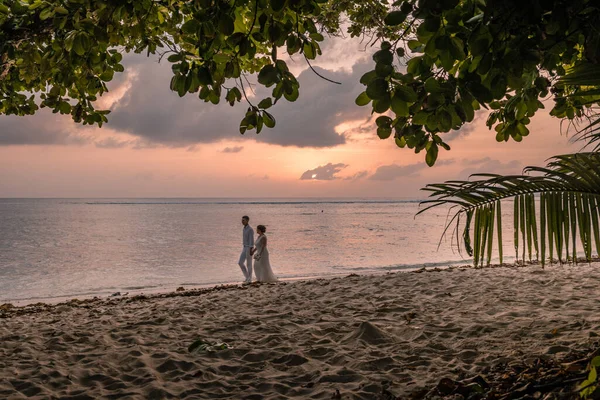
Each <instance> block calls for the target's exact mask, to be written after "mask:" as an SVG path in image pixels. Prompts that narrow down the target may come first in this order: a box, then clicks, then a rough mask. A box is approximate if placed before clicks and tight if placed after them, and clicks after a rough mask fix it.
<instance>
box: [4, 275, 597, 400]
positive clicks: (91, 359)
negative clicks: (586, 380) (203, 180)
mask: <svg viewBox="0 0 600 400" xmlns="http://www.w3.org/2000/svg"><path fill="white" fill-rule="evenodd" d="M599 290H600V264H599V263H593V264H579V265H577V266H558V265H555V266H551V267H546V269H542V268H541V267H540V266H527V267H521V268H510V267H497V268H487V269H478V270H475V269H471V268H456V269H449V270H440V271H429V272H422V273H395V274H387V275H380V276H349V277H345V278H337V279H329V280H311V281H301V282H293V283H278V284H268V285H259V284H253V285H250V286H243V287H242V286H234V287H225V288H215V289H211V290H202V291H198V292H191V291H186V292H180V293H173V294H169V295H157V296H154V295H153V296H149V297H147V298H140V297H136V298H122V299H115V298H112V299H104V300H96V301H85V302H76V301H74V302H71V303H68V304H61V305H57V306H48V307H40V306H38V307H37V309H38V311H36V312H31V313H29V312H28V310H30V309H35V307H29V308H23V309H10V307H9V306H6V305H4V306H3V311H0V317H2V318H0V398H3V399H21V398H38V399H50V398H60V399H97V398H130V399H163V398H164V399H167V398H186V399H217V398H221V399H242V398H247V399H288V398H316V399H329V398H331V394H332V393H333V392H334V391H335V390H336V389H339V391H340V393H341V394H342V398H360V399H373V398H377V393H379V392H380V391H381V387H382V383H383V384H384V385H385V386H386V387H388V390H389V391H390V392H392V393H394V394H395V395H396V396H409V395H410V394H411V393H415V391H416V390H418V389H419V388H424V387H431V386H432V385H435V384H436V383H437V382H438V381H439V380H440V378H442V377H445V376H447V377H450V378H455V377H457V376H459V374H460V373H464V372H466V373H473V374H476V373H481V371H484V370H485V368H487V367H490V366H493V365H494V364H497V363H499V362H510V361H512V360H524V359H527V358H530V357H539V356H544V355H547V356H549V357H554V356H559V355H560V354H563V353H566V352H569V351H570V350H571V349H577V348H581V347H583V346H588V345H590V344H591V343H593V342H597V341H598V335H600V312H598V310H600V296H598V293H599ZM40 308H45V310H42V311H39V309H40ZM197 338H204V339H207V340H214V341H216V340H218V341H223V342H225V343H227V344H228V345H230V346H231V347H232V348H231V349H226V350H219V351H216V352H212V353H207V352H198V353H190V352H188V346H189V345H190V344H191V343H192V342H194V341H195V340H196V339H197Z"/></svg>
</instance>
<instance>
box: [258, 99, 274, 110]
mask: <svg viewBox="0 0 600 400" xmlns="http://www.w3.org/2000/svg"><path fill="white" fill-rule="evenodd" d="M272 105H273V100H271V98H270V97H267V98H266V99H262V100H261V101H260V102H259V103H258V108H261V109H267V108H270V107H271V106H272Z"/></svg>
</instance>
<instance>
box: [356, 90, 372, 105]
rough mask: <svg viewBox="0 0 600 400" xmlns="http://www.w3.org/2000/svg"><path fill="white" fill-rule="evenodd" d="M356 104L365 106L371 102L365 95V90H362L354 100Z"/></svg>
mask: <svg viewBox="0 0 600 400" xmlns="http://www.w3.org/2000/svg"><path fill="white" fill-rule="evenodd" d="M354 102H355V103H356V105H357V106H366V105H367V104H369V103H370V102H371V98H370V97H369V96H368V95H367V93H366V92H362V93H361V94H359V95H358V97H357V98H356V100H354Z"/></svg>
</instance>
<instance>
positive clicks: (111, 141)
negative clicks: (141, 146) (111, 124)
mask: <svg viewBox="0 0 600 400" xmlns="http://www.w3.org/2000/svg"><path fill="white" fill-rule="evenodd" d="M94 145H95V146H96V147H98V148H100V149H122V148H123V147H127V146H130V145H132V141H131V140H119V139H117V138H115V137H114V136H109V137H107V138H104V139H102V140H96V141H95V142H94Z"/></svg>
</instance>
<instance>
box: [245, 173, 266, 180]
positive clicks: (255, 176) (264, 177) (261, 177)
mask: <svg viewBox="0 0 600 400" xmlns="http://www.w3.org/2000/svg"><path fill="white" fill-rule="evenodd" d="M248 178H250V179H255V180H256V179H260V180H263V181H268V180H269V179H271V178H270V177H269V175H266V174H265V175H256V174H250V175H248Z"/></svg>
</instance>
